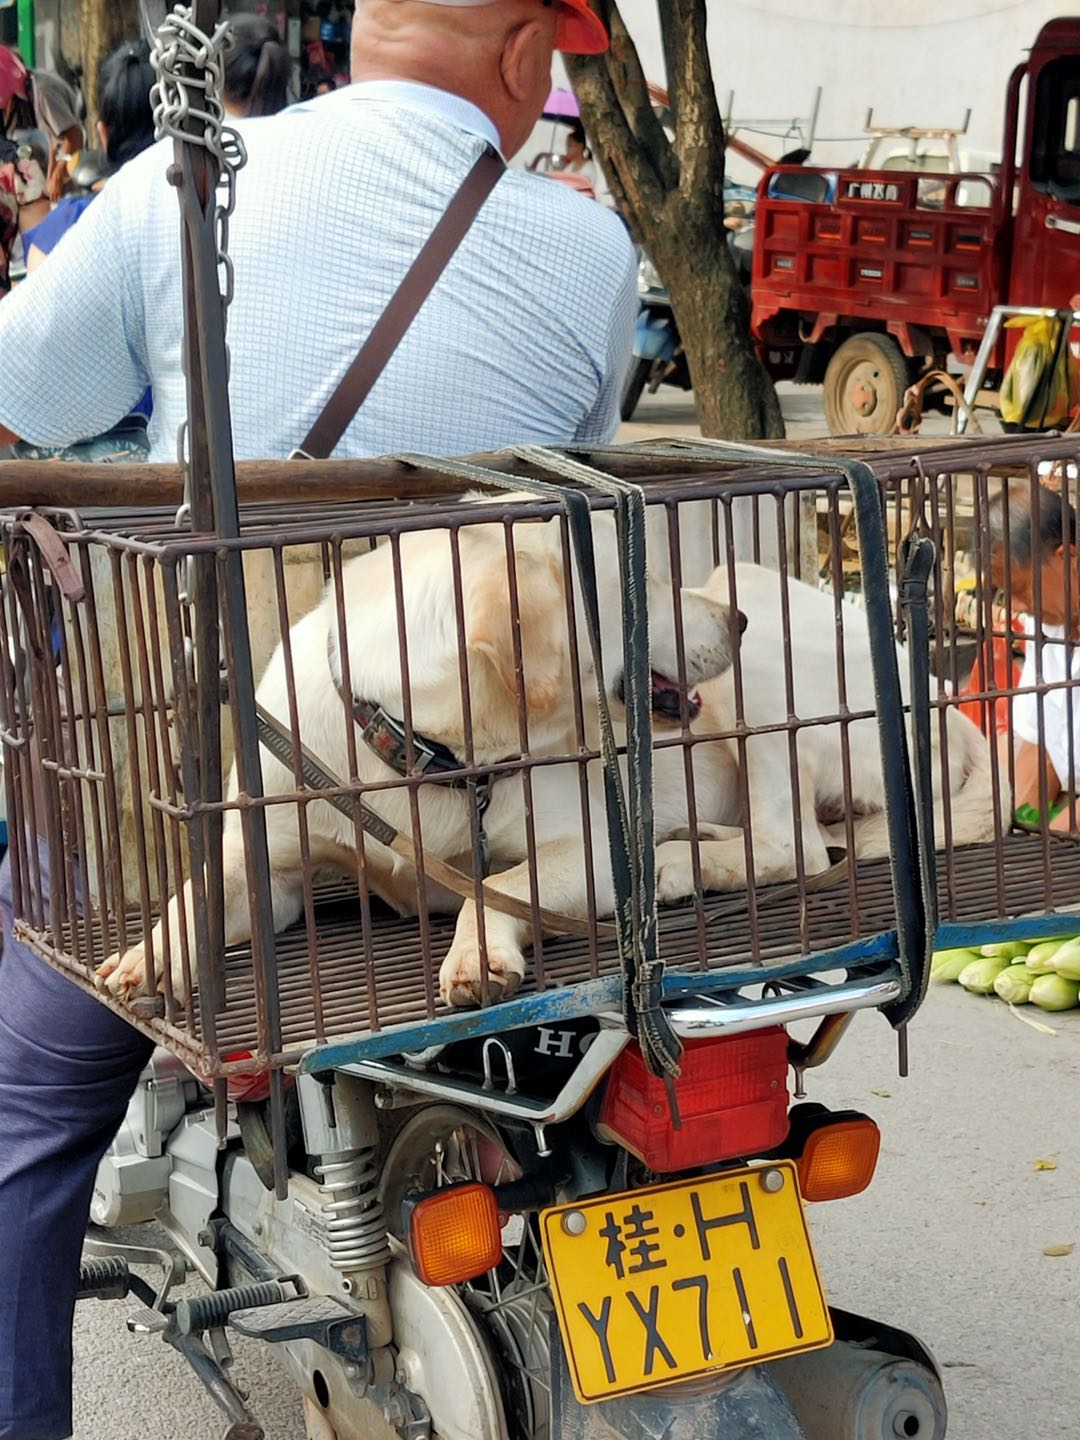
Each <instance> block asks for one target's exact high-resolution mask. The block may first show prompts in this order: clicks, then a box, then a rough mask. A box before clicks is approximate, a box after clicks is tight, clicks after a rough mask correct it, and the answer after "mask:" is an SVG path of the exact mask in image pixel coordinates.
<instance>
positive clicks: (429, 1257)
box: [409, 1184, 503, 1285]
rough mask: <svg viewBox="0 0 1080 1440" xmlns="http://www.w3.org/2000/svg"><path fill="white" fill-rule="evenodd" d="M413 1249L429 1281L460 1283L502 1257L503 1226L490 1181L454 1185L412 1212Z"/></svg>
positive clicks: (424, 1278) (419, 1269) (421, 1273)
mask: <svg viewBox="0 0 1080 1440" xmlns="http://www.w3.org/2000/svg"><path fill="white" fill-rule="evenodd" d="M409 1248H410V1250H411V1251H412V1258H413V1264H414V1265H415V1267H416V1273H417V1275H419V1277H420V1279H421V1280H422V1281H423V1282H424V1284H425V1285H458V1284H460V1283H461V1282H462V1281H463V1280H472V1279H474V1278H475V1277H476V1276H477V1275H483V1273H484V1272H485V1271H486V1270H493V1269H494V1268H495V1266H496V1265H497V1264H498V1263H499V1261H500V1260H501V1259H502V1254H503V1244H502V1225H501V1224H500V1221H499V1206H498V1202H497V1201H496V1199H495V1192H494V1190H492V1189H491V1187H490V1186H489V1185H479V1184H466V1185H452V1186H450V1187H449V1188H448V1189H446V1190H437V1191H436V1192H435V1193H434V1194H433V1195H426V1196H425V1197H424V1199H423V1200H418V1201H417V1202H416V1204H415V1205H414V1206H413V1207H412V1211H411V1214H410V1216H409Z"/></svg>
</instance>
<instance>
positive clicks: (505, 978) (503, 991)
mask: <svg viewBox="0 0 1080 1440" xmlns="http://www.w3.org/2000/svg"><path fill="white" fill-rule="evenodd" d="M482 975H483V965H482V962H481V959H480V947H479V945H477V944H476V943H475V942H469V943H466V944H458V943H457V942H456V941H455V942H454V944H453V945H452V946H451V947H450V951H449V954H448V955H447V957H446V959H445V960H444V961H443V963H442V969H441V970H440V971H439V993H440V995H441V996H442V999H443V1003H444V1004H446V1005H456V1006H475V1005H479V1004H481V1003H482V998H483V983H482V979H481V977H482ZM487 977H488V998H489V999H490V1000H491V1001H492V1002H495V1001H497V1000H509V998H510V996H511V995H513V994H514V992H515V991H516V990H517V989H518V987H519V986H520V984H521V982H522V980H523V979H524V977H525V956H524V955H523V954H522V953H521V951H520V950H518V949H516V948H514V947H513V946H509V945H489V946H488V947H487Z"/></svg>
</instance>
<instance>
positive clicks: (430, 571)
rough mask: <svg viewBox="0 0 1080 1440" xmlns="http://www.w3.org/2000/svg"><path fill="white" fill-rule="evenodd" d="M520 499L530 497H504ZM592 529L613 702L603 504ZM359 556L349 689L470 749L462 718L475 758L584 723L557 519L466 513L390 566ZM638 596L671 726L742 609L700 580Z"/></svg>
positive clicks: (615, 561)
mask: <svg viewBox="0 0 1080 1440" xmlns="http://www.w3.org/2000/svg"><path fill="white" fill-rule="evenodd" d="M477 498H478V499H480V498H481V497H477ZM484 498H488V499H489V498H490V497H484ZM519 498H520V499H521V500H527V499H528V498H529V497H527V496H521V497H517V496H514V497H511V499H513V500H517V499H519ZM593 539H594V551H595V561H596V587H597V597H598V601H599V619H600V644H601V650H602V654H603V660H604V671H605V683H606V685H607V688H608V698H609V701H610V703H611V704H612V705H613V707H614V708H615V710H616V714H618V713H619V712H620V711H621V707H622V699H623V668H624V667H623V618H622V612H623V606H622V581H621V576H620V572H619V556H618V544H617V540H616V533H615V523H614V519H613V517H612V516H611V515H610V514H595V515H594V517H593ZM356 563H357V565H358V567H359V568H357V570H356V571H355V572H353V576H352V577H351V579H350V591H351V598H350V600H349V611H350V615H353V614H355V618H354V619H353V618H351V619H350V662H351V670H352V676H353V685H354V690H355V691H356V693H357V694H358V695H360V696H362V697H363V698H367V699H370V700H374V701H378V702H379V703H380V704H382V705H383V706H384V707H385V708H386V709H387V710H388V711H389V712H390V713H391V714H394V715H398V716H403V715H404V714H405V710H406V708H408V709H409V710H410V712H411V717H412V725H413V728H414V729H415V730H416V731H418V732H419V733H421V734H425V735H428V736H430V737H431V738H433V739H436V740H440V741H441V742H442V743H443V744H445V745H448V746H449V747H450V748H451V749H452V750H453V751H454V752H455V753H456V754H464V753H465V751H466V750H467V748H468V747H467V745H466V744H465V739H466V730H467V729H471V735H472V744H473V751H474V754H475V755H476V758H477V760H478V761H479V762H480V763H484V761H490V760H492V759H498V758H502V757H504V756H506V755H508V754H512V753H515V752H516V751H518V750H519V749H520V748H521V747H522V745H523V743H524V741H525V732H526V731H527V737H528V745H529V748H530V749H531V750H533V751H538V750H543V749H545V748H548V749H557V748H560V747H562V746H564V745H567V744H570V745H573V739H572V738H568V737H573V735H574V734H575V732H576V728H577V717H578V714H579V713H581V715H582V717H583V719H584V720H585V723H586V725H587V727H588V729H589V730H590V731H591V730H592V725H591V717H592V716H593V715H594V714H595V701H594V695H595V684H596V677H595V667H594V665H593V659H592V651H591V648H590V644H589V636H588V632H587V628H586V623H585V613H586V611H585V606H584V603H583V592H582V589H581V584H580V580H579V578H578V577H577V576H576V573H575V575H574V580H573V583H572V584H570V585H569V586H568V584H567V575H566V566H565V547H564V531H563V526H562V525H561V523H560V522H559V521H557V520H547V521H545V520H538V521H532V520H529V519H527V518H525V517H522V519H520V520H518V519H514V520H513V522H512V523H507V524H503V523H495V522H493V523H487V522H484V523H480V524H475V525H464V526H462V527H461V528H460V529H459V530H458V531H457V538H456V540H454V539H452V537H451V535H450V532H448V531H446V530H432V531H427V532H416V533H412V534H407V535H404V536H402V537H401V541H400V548H399V559H398V562H397V564H396V566H395V565H394V563H393V558H392V554H391V547H389V546H381V547H379V549H377V550H376V551H374V552H372V554H371V555H369V556H364V557H362V558H361V560H360V561H358V562H356ZM571 569H572V570H575V571H576V567H575V566H573V565H572V566H571ZM353 585H355V587H356V588H355V590H353V589H352V586H353ZM646 605H647V610H648V623H649V661H650V666H651V668H652V707H653V713H654V715H655V716H656V718H657V719H658V720H659V721H667V722H669V723H670V722H674V723H676V724H678V723H680V721H681V720H682V718H683V717H684V716H686V717H688V718H690V719H692V718H693V717H694V716H695V715H696V713H697V708H698V701H697V697H696V688H697V686H698V685H700V684H702V683H703V682H704V681H706V680H708V679H711V678H712V677H714V676H716V675H720V674H722V673H723V672H724V671H725V670H726V669H727V668H728V667H729V666H730V664H731V662H732V657H733V655H734V653H735V648H736V646H737V645H738V639H739V634H740V631H741V628H742V623H743V622H742V617H741V616H739V614H738V612H737V611H736V612H732V611H731V610H730V609H729V608H728V607H727V606H726V605H724V604H723V603H721V602H720V601H719V600H717V599H715V598H712V597H710V596H709V595H707V594H706V593H704V592H703V591H698V590H689V589H684V590H681V591H678V592H676V591H675V590H674V589H673V587H672V586H671V585H670V584H669V583H668V582H666V581H663V580H660V579H650V580H649V581H648V582H647V590H646ZM399 610H400V614H401V615H404V618H405V622H406V632H407V641H406V646H405V650H406V652H407V657H408V686H407V691H408V695H407V698H406V693H405V688H406V687H404V686H403V685H402V681H401V676H402V667H401V658H402V656H401V648H402V647H401V646H400V643H399V629H400V616H399V613H398V612H399ZM466 679H467V689H466V688H465V687H466ZM463 694H464V697H465V701H466V702H467V708H468V720H466V713H465V711H466V704H464V703H463ZM579 697H580V698H579Z"/></svg>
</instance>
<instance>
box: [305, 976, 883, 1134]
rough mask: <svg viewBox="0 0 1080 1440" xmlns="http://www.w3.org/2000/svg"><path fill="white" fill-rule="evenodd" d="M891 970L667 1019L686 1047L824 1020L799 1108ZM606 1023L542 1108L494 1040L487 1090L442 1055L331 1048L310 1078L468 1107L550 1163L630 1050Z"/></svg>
mask: <svg viewBox="0 0 1080 1440" xmlns="http://www.w3.org/2000/svg"><path fill="white" fill-rule="evenodd" d="M892 969H893V973H892V974H891V975H890V974H887V973H879V974H876V975H874V976H872V977H862V978H857V979H853V978H847V979H844V980H841V981H836V982H833V983H829V982H826V981H824V980H820V979H815V978H810V977H792V978H791V979H790V980H788V981H787V982H783V983H781V982H774V983H770V984H769V985H767V986H765V987H764V988H765V991H766V993H765V994H763V995H762V996H761V998H760V999H756V1000H754V999H746V998H745V997H743V996H740V995H731V996H729V997H726V998H725V997H720V996H714V997H711V999H710V998H709V997H703V996H699V997H695V998H690V999H687V1000H685V1001H681V1002H677V1003H675V1004H673V1005H670V1006H668V1007H666V1009H667V1014H668V1018H669V1020H670V1021H671V1024H672V1028H673V1029H674V1031H675V1033H676V1034H677V1035H679V1036H680V1038H682V1039H688V1040H701V1039H704V1038H706V1037H708V1036H720V1035H738V1034H745V1033H746V1032H747V1031H750V1030H760V1029H763V1028H765V1027H767V1026H773V1025H788V1024H792V1023H794V1022H796V1021H800V1020H809V1019H818V1020H819V1021H820V1024H819V1025H818V1027H817V1029H816V1031H815V1032H814V1035H813V1036H812V1037H811V1039H810V1040H809V1041H807V1042H805V1043H801V1042H798V1041H795V1040H792V1041H790V1045H789V1055H790V1059H791V1064H792V1067H793V1069H794V1071H795V1075H796V1097H797V1098H798V1097H800V1096H801V1094H802V1076H803V1072H804V1071H806V1070H809V1069H813V1068H814V1067H815V1066H817V1065H820V1064H822V1063H823V1062H824V1061H825V1060H826V1059H827V1058H828V1056H829V1055H831V1054H832V1051H833V1050H834V1049H835V1047H836V1044H837V1043H838V1041H839V1039H840V1037H841V1035H842V1034H843V1032H844V1030H845V1029H846V1028H847V1025H848V1023H849V1021H850V1020H851V1019H852V1017H853V1016H854V1014H855V1012H856V1011H857V1010H866V1009H871V1008H878V1007H880V1006H882V1005H888V1004H890V1003H891V1002H892V1001H893V1000H894V999H895V998H896V997H897V995H899V994H900V993H901V987H902V981H901V979H900V974H899V968H898V967H896V966H894V967H892ZM599 1019H600V1029H599V1031H598V1033H597V1035H596V1038H595V1039H594V1040H593V1042H592V1044H591V1045H590V1046H589V1048H588V1049H587V1050H586V1052H585V1054H584V1056H583V1057H582V1059H581V1061H580V1062H579V1063H578V1065H577V1066H576V1067H575V1069H574V1071H573V1072H572V1074H571V1075H570V1076H569V1077H568V1078H567V1080H566V1081H565V1083H564V1084H563V1086H562V1089H561V1090H560V1091H559V1093H558V1094H557V1095H556V1096H554V1098H545V1099H537V1098H534V1097H531V1096H528V1095H525V1094H522V1093H520V1092H519V1091H518V1089H517V1081H516V1076H515V1072H514V1065H513V1060H512V1058H511V1056H510V1053H509V1051H508V1050H506V1049H505V1047H503V1046H501V1045H500V1042H499V1040H498V1038H497V1037H495V1036H492V1037H490V1038H489V1040H488V1041H487V1042H486V1044H485V1047H484V1071H485V1078H484V1080H483V1082H482V1083H477V1082H476V1081H474V1080H468V1079H464V1078H462V1077H461V1076H459V1075H449V1074H442V1073H439V1072H437V1071H436V1070H434V1069H432V1068H431V1067H432V1066H433V1065H434V1064H435V1063H436V1062H437V1061H438V1059H439V1057H440V1056H441V1054H442V1053H443V1051H444V1049H445V1047H444V1046H441V1045H438V1046H432V1047H431V1048H429V1049H428V1050H426V1051H424V1052H421V1053H414V1054H409V1055H404V1056H401V1057H396V1058H393V1059H383V1060H373V1059H355V1060H351V1061H349V1060H342V1061H340V1063H338V1064H336V1065H327V1064H325V1063H324V1062H325V1060H326V1058H327V1057H326V1050H327V1049H329V1048H331V1047H325V1048H324V1049H320V1050H317V1051H315V1052H314V1053H313V1054H312V1055H311V1056H310V1057H308V1061H307V1063H306V1064H305V1066H304V1068H305V1069H306V1070H308V1071H309V1072H312V1073H319V1072H321V1071H325V1070H326V1069H339V1070H343V1071H344V1072H345V1073H346V1074H349V1075H355V1076H357V1077H359V1078H361V1079H364V1080H369V1081H371V1082H373V1083H374V1084H375V1085H377V1086H379V1087H380V1089H379V1092H378V1093H377V1095H376V1104H377V1105H379V1106H380V1108H383V1109H394V1108H397V1107H398V1106H400V1105H402V1104H404V1105H409V1104H413V1103H415V1102H416V1100H418V1099H438V1100H442V1101H446V1102H448V1103H456V1104H459V1105H466V1106H469V1107H471V1108H472V1109H475V1110H479V1111H482V1112H484V1113H485V1114H489V1115H492V1116H495V1117H497V1118H499V1119H501V1120H512V1121H519V1122H523V1123H525V1124H528V1125H530V1126H531V1127H532V1128H533V1130H534V1131H535V1132H536V1137H537V1147H538V1150H539V1153H540V1154H541V1155H546V1154H548V1153H550V1152H549V1149H548V1146H547V1143H546V1136H545V1131H546V1129H547V1127H548V1126H551V1125H560V1124H562V1123H563V1122H564V1121H566V1120H568V1119H570V1117H571V1116H572V1115H574V1114H575V1113H576V1112H577V1111H578V1110H580V1108H581V1107H582V1105H583V1104H584V1103H585V1101H586V1100H587V1099H588V1098H589V1096H590V1095H591V1094H592V1092H593V1090H594V1089H595V1088H596V1086H597V1085H598V1084H599V1082H600V1081H601V1080H602V1079H603V1077H604V1075H606V1074H607V1072H608V1070H609V1069H610V1068H611V1066H612V1065H613V1064H614V1063H615V1061H616V1060H617V1059H618V1057H619V1055H620V1054H621V1053H622V1051H623V1049H624V1048H625V1047H626V1046H627V1045H628V1044H629V1043H630V1035H629V1033H628V1031H627V1030H626V1027H625V1025H624V1024H623V1021H622V1017H621V1015H620V1014H619V1013H618V1012H617V1011H616V1012H608V1013H605V1014H602V1015H601V1016H600V1017H599ZM488 1047H495V1048H497V1050H498V1052H499V1069H500V1070H501V1073H502V1076H503V1077H504V1085H503V1087H502V1088H499V1086H498V1085H497V1082H496V1080H495V1069H496V1066H495V1064H494V1063H493V1061H492V1058H491V1053H492V1052H491V1051H490V1050H489V1048H488ZM333 1048H336V1049H341V1048H342V1047H333Z"/></svg>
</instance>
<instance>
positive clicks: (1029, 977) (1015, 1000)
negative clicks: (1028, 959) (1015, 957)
mask: <svg viewBox="0 0 1080 1440" xmlns="http://www.w3.org/2000/svg"><path fill="white" fill-rule="evenodd" d="M1036 979H1037V976H1035V975H1033V974H1032V973H1031V971H1030V970H1029V969H1028V967H1027V966H1026V965H1025V964H1024V963H1023V962H1021V963H1020V964H1019V965H1010V966H1008V968H1007V969H1005V970H1002V972H1001V974H1000V975H999V976H998V977H997V979H996V980H995V981H994V994H995V995H998V996H1000V997H1001V999H1002V1000H1004V1001H1005V1003H1006V1005H1026V1004H1027V1003H1028V997H1029V995H1030V994H1031V987H1032V985H1034V983H1035V981H1036Z"/></svg>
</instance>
